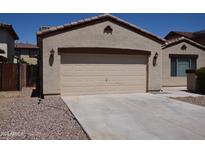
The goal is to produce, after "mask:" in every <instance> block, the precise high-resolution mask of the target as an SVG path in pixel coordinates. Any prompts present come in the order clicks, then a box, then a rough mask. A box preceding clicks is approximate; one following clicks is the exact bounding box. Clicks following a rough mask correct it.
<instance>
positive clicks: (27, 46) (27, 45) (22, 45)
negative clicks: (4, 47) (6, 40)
mask: <svg viewBox="0 0 205 154" xmlns="http://www.w3.org/2000/svg"><path fill="white" fill-rule="evenodd" d="M15 48H16V49H17V48H18V49H19V48H21V49H22V48H23V49H38V47H37V45H35V44H30V43H16V44H15Z"/></svg>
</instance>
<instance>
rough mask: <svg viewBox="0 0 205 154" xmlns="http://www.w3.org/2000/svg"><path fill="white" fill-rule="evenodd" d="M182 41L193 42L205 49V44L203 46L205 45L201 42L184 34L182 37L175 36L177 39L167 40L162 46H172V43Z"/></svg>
mask: <svg viewBox="0 0 205 154" xmlns="http://www.w3.org/2000/svg"><path fill="white" fill-rule="evenodd" d="M180 42H187V43H189V44H192V45H194V46H197V47H199V48H201V49H205V46H203V45H201V44H199V43H197V42H195V41H193V40H191V39H189V38H186V37H184V36H181V37H178V38H175V39H171V40H167V41H166V42H165V44H164V45H163V46H162V48H167V47H169V46H172V45H174V44H177V43H180Z"/></svg>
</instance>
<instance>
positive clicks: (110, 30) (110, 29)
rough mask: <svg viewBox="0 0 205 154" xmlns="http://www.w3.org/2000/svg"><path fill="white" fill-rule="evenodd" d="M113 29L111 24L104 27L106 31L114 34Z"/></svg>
mask: <svg viewBox="0 0 205 154" xmlns="http://www.w3.org/2000/svg"><path fill="white" fill-rule="evenodd" d="M112 31H113V29H112V28H111V27H110V26H107V27H105V28H104V33H106V34H112Z"/></svg>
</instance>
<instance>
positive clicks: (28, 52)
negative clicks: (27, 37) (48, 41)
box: [15, 43, 39, 65]
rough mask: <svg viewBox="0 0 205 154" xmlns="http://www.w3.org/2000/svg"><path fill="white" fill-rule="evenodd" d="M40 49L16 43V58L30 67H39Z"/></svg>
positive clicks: (27, 44)
mask: <svg viewBox="0 0 205 154" xmlns="http://www.w3.org/2000/svg"><path fill="white" fill-rule="evenodd" d="M38 53H39V48H38V47H37V45H35V44H30V43H15V56H16V57H18V59H21V60H22V61H24V62H26V63H27V64H30V65H37V57H38Z"/></svg>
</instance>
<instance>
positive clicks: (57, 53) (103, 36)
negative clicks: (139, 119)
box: [37, 14, 205, 95]
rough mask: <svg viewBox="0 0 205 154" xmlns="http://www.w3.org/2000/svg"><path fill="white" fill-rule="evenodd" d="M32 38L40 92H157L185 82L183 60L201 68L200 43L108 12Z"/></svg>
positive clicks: (204, 54)
mask: <svg viewBox="0 0 205 154" xmlns="http://www.w3.org/2000/svg"><path fill="white" fill-rule="evenodd" d="M37 40H38V46H39V47H40V59H39V62H40V63H39V64H40V74H39V76H40V84H39V88H40V91H41V94H43V95H51V94H61V95H80V94H104V93H133V92H147V91H159V90H161V88H162V86H185V85H186V83H185V82H184V81H185V79H186V77H185V76H184V73H185V72H184V71H183V72H181V71H180V70H184V68H187V63H188V64H189V68H198V67H201V66H205V47H204V46H203V45H200V44H199V43H196V42H194V41H193V40H190V39H187V38H184V37H183V38H180V39H176V38H175V40H172V41H169V40H165V39H162V38H160V37H158V36H156V35H154V34H152V33H150V32H147V31H145V30H143V29H141V28H139V27H137V26H135V25H132V24H130V23H128V22H126V21H124V20H122V19H119V18H117V17H115V16H112V15H110V14H103V15H100V16H97V17H93V18H89V19H85V20H81V21H78V22H73V23H71V24H65V25H62V26H57V27H43V29H42V30H41V31H39V32H38V33H37ZM181 57H182V58H189V59H186V60H184V59H180V58H181ZM178 58H179V59H178ZM203 60H204V62H203ZM183 64H184V65H183ZM183 66H184V67H183ZM178 69H180V70H178ZM179 75H180V77H178V76H179ZM181 76H183V77H181ZM182 78H183V79H182ZM170 79H171V80H170Z"/></svg>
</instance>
